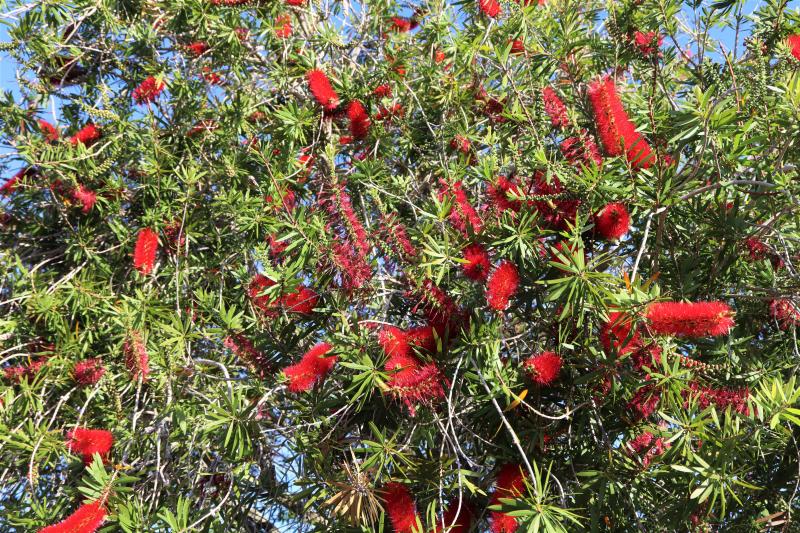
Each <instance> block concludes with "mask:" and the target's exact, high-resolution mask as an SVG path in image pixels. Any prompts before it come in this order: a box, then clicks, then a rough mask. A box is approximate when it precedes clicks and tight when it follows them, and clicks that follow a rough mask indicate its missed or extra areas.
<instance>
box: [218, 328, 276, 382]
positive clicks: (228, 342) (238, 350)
mask: <svg viewBox="0 0 800 533" xmlns="http://www.w3.org/2000/svg"><path fill="white" fill-rule="evenodd" d="M222 345H223V346H224V347H225V348H227V349H229V350H230V351H232V352H233V353H234V354H235V355H236V357H238V358H239V359H241V360H242V361H244V362H245V363H247V364H248V365H249V366H250V367H252V368H253V369H255V370H256V372H257V373H258V375H259V376H260V377H263V376H265V375H266V373H267V372H269V371H270V369H271V368H272V363H271V362H270V360H269V357H267V356H266V355H265V354H264V352H262V351H260V350H257V349H256V347H255V346H254V345H253V343H252V342H251V341H250V339H248V338H247V337H245V336H244V335H243V334H241V333H234V334H233V335H230V336H228V337H225V340H224V341H223V342H222Z"/></svg>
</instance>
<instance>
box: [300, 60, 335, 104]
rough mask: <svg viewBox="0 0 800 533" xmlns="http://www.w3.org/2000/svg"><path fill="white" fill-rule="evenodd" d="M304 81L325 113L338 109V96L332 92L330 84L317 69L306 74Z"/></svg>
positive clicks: (325, 76) (326, 77)
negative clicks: (306, 81) (305, 80)
mask: <svg viewBox="0 0 800 533" xmlns="http://www.w3.org/2000/svg"><path fill="white" fill-rule="evenodd" d="M306 79H307V80H308V88H309V89H310V90H311V94H313V95H314V98H315V99H316V100H317V103H319V105H321V106H322V107H323V108H324V109H325V110H327V111H333V110H334V109H336V108H337V107H339V95H338V94H336V91H334V90H333V87H332V86H331V82H330V80H329V79H328V76H327V75H326V74H325V73H324V72H322V71H321V70H318V69H314V70H310V71H308V73H307V74H306Z"/></svg>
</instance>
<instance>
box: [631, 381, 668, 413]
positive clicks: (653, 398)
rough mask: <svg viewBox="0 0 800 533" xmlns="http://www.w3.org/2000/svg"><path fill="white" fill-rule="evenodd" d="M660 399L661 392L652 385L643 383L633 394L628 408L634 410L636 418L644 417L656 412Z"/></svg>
mask: <svg viewBox="0 0 800 533" xmlns="http://www.w3.org/2000/svg"><path fill="white" fill-rule="evenodd" d="M660 401H661V393H660V392H659V391H658V390H657V389H655V388H654V387H653V386H652V385H645V386H644V387H641V388H640V389H639V390H637V391H636V392H635V393H634V394H633V397H632V398H631V399H630V401H629V402H628V409H630V410H632V411H633V412H635V413H636V416H637V418H639V419H644V418H647V417H649V416H650V415H652V414H653V413H655V412H656V409H657V408H658V403H659V402H660Z"/></svg>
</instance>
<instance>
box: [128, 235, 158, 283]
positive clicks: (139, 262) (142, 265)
mask: <svg viewBox="0 0 800 533" xmlns="http://www.w3.org/2000/svg"><path fill="white" fill-rule="evenodd" d="M157 253H158V234H157V233H156V232H155V231H153V230H152V229H150V228H143V229H141V230H140V231H139V236H138V237H137V238H136V246H135V248H134V249H133V266H134V267H135V268H136V270H138V271H139V272H141V273H142V274H144V275H145V276H146V275H148V274H150V272H152V271H153V265H155V262H156V254H157Z"/></svg>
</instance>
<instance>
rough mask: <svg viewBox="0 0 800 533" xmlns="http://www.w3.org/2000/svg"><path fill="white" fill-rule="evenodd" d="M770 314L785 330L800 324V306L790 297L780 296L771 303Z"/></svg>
mask: <svg viewBox="0 0 800 533" xmlns="http://www.w3.org/2000/svg"><path fill="white" fill-rule="evenodd" d="M769 314H770V316H771V317H772V318H773V319H775V320H776V321H777V322H778V325H779V326H780V328H781V329H783V330H788V329H790V328H792V327H793V326H797V325H798V324H800V306H799V305H798V304H796V303H795V302H793V301H792V300H790V299H789V298H778V299H776V300H772V301H771V302H770V304H769Z"/></svg>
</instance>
